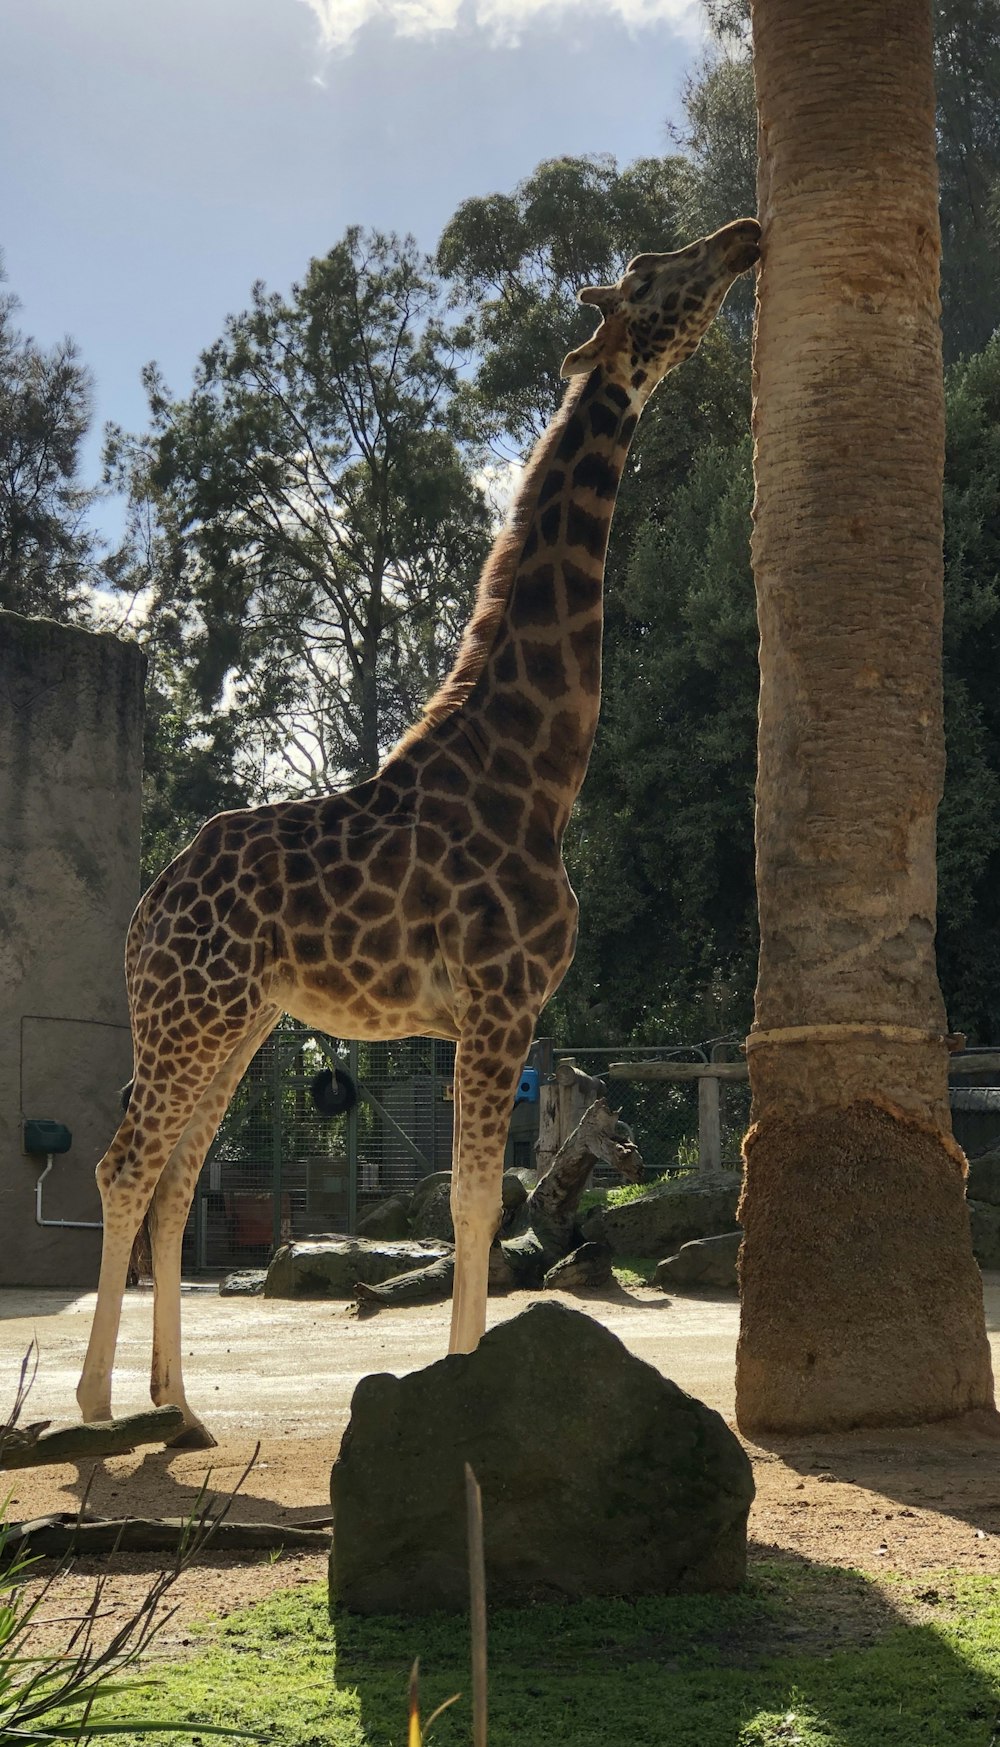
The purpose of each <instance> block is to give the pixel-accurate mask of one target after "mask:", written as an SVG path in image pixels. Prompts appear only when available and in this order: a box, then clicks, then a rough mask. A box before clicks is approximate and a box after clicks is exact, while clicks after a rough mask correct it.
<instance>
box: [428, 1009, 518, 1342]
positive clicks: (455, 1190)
mask: <svg viewBox="0 0 1000 1747" xmlns="http://www.w3.org/2000/svg"><path fill="white" fill-rule="evenodd" d="M532 1026H533V1021H532V1020H531V1019H522V1020H520V1021H517V1022H515V1023H514V1024H513V1025H511V1026H510V1027H509V1028H504V1027H501V1026H498V1025H497V1024H496V1023H495V1022H491V1023H490V1024H489V1025H488V1026H487V1027H485V1028H483V1029H482V1030H479V1031H477V1030H476V1029H475V1027H474V1025H472V1024H469V1025H467V1026H465V1027H463V1031H462V1040H461V1042H460V1044H459V1047H458V1055H457V1057H456V1060H455V1106H456V1111H455V1114H456V1120H457V1130H456V1137H455V1149H454V1157H453V1161H452V1184H451V1212H452V1220H453V1222H454V1226H455V1284H454V1288H453V1294H452V1304H451V1338H450V1340H449V1343H448V1351H449V1352H450V1353H471V1352H474V1351H475V1348H476V1347H477V1346H478V1345H479V1342H480V1339H481V1338H482V1335H483V1333H484V1332H485V1329H486V1295H487V1288H488V1282H489V1266H490V1246H491V1244H492V1242H493V1239H494V1236H495V1235H496V1230H497V1227H498V1225H499V1223H500V1215H501V1209H502V1183H503V1159H504V1149H505V1147H506V1144H507V1131H508V1128H509V1126H510V1113H511V1109H512V1108H513V1103H514V1094H515V1092H516V1090H517V1082H518V1079H519V1077H520V1074H521V1069H522V1068H523V1066H524V1058H525V1055H526V1054H527V1050H528V1046H529V1044H530V1042H531V1032H532Z"/></svg>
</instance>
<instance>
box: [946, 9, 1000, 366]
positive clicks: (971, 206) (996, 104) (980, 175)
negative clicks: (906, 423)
mask: <svg viewBox="0 0 1000 1747" xmlns="http://www.w3.org/2000/svg"><path fill="white" fill-rule="evenodd" d="M934 76H935V87H936V91H937V121H938V129H937V132H938V173H939V176H940V183H941V242H942V263H941V301H942V306H943V328H944V342H945V355H946V357H947V358H949V359H953V358H958V357H960V356H963V355H965V356H968V355H969V354H970V353H972V352H976V351H978V350H979V349H980V348H981V347H982V346H984V345H985V344H986V342H987V340H988V339H989V338H990V336H991V334H992V333H993V332H994V330H995V329H996V327H997V325H998V324H1000V3H998V0H935V6H934Z"/></svg>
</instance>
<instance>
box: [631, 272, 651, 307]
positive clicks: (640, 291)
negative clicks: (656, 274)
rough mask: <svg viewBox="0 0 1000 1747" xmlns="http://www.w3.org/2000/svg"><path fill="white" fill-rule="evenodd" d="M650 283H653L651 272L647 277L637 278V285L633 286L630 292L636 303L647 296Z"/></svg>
mask: <svg viewBox="0 0 1000 1747" xmlns="http://www.w3.org/2000/svg"><path fill="white" fill-rule="evenodd" d="M652 285H653V275H652V274H650V275H649V278H648V279H640V280H639V283H638V285H637V286H636V287H635V289H634V290H633V292H632V296H633V297H634V298H635V300H636V302H637V303H641V301H642V299H643V298H644V297H648V296H649V293H650V291H651V289H652Z"/></svg>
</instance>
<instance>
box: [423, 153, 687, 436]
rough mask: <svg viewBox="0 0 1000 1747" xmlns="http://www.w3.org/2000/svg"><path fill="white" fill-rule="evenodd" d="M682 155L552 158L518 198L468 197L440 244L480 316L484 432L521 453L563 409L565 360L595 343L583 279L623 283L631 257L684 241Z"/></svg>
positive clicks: (461, 296)
mask: <svg viewBox="0 0 1000 1747" xmlns="http://www.w3.org/2000/svg"><path fill="white" fill-rule="evenodd" d="M681 196H682V180H681V176H680V173H679V167H678V164H677V161H676V160H673V159H669V158H668V159H663V158H641V159H639V160H638V161H637V162H636V163H634V164H630V165H629V166H628V167H627V168H626V169H625V170H619V168H618V165H617V164H616V162H615V160H614V158H612V157H609V156H601V157H589V158H553V159H550V160H549V161H548V162H546V163H542V164H539V166H538V168H537V169H536V170H535V171H533V173H532V174H531V175H530V176H528V177H526V178H525V180H524V181H523V182H519V183H518V185H517V187H516V188H515V190H514V192H513V194H491V195H487V196H485V197H483V198H477V199H474V200H466V201H464V202H463V204H462V205H461V206H460V207H459V209H458V211H457V212H456V213H455V216H454V217H453V218H452V219H451V221H450V222H449V224H448V225H447V226H446V228H445V231H444V234H443V236H442V238H441V242H440V244H439V246H438V254H437V262H438V267H439V269H440V271H441V272H442V273H443V274H444V275H445V276H446V278H448V279H449V280H450V281H451V283H452V286H453V288H454V292H455V295H456V298H457V299H458V300H460V301H462V302H463V303H464V304H465V305H466V306H467V307H469V308H471V309H472V310H473V312H474V314H475V319H476V338H477V345H478V350H479V353H480V363H479V368H478V371H477V374H476V378H475V388H474V392H473V394H472V395H470V397H469V399H470V401H471V403H472V406H473V407H474V408H475V410H476V411H477V412H478V413H479V416H480V420H481V426H482V429H483V431H484V433H486V434H489V435H491V436H493V437H494V438H500V439H501V441H502V443H505V444H506V445H507V446H508V447H507V448H506V449H502V452H504V453H508V454H509V453H510V452H511V450H513V452H515V453H517V452H519V451H520V450H521V449H522V448H524V447H526V446H527V445H528V444H529V443H531V442H532V441H533V440H534V439H535V438H536V437H538V436H540V435H541V432H542V431H543V430H544V429H545V427H546V425H547V424H548V422H549V420H550V418H551V417H552V415H553V413H554V412H555V410H556V408H557V407H558V406H559V405H560V404H561V402H562V397H563V392H564V389H565V383H563V382H561V380H560V376H559V366H560V363H561V362H562V359H563V357H564V356H565V354H566V349H567V347H573V346H576V345H578V344H579V343H580V342H581V341H583V340H585V339H587V338H588V336H589V334H590V332H591V329H592V327H593V318H592V316H588V314H587V312H586V311H585V310H581V309H580V307H579V306H578V304H577V301H576V294H577V291H578V290H579V288H580V286H581V285H588V284H591V285H592V284H601V283H604V284H607V283H610V282H611V281H612V280H615V279H618V278H619V277H620V276H621V274H622V273H623V272H624V270H625V265H626V263H627V261H628V260H629V258H630V257H631V256H632V255H637V254H640V253H642V251H644V250H655V251H661V250H664V249H669V248H672V247H677V246H678V241H679V230H678V226H679V213H680V201H681Z"/></svg>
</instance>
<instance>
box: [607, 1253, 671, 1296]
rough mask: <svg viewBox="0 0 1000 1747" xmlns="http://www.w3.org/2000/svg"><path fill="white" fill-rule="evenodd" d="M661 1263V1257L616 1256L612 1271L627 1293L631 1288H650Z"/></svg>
mask: <svg viewBox="0 0 1000 1747" xmlns="http://www.w3.org/2000/svg"><path fill="white" fill-rule="evenodd" d="M659 1262H660V1258H659V1256H616V1257H615V1264H614V1268H613V1270H612V1271H613V1273H614V1276H615V1279H616V1280H617V1281H618V1284H619V1286H624V1287H625V1289H626V1291H627V1290H628V1288H629V1287H630V1286H648V1285H649V1283H650V1281H651V1280H652V1278H653V1273H654V1270H655V1269H656V1268H657V1267H658V1266H659Z"/></svg>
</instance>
